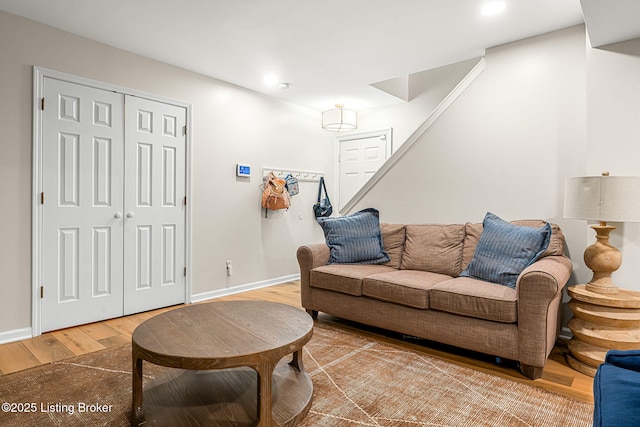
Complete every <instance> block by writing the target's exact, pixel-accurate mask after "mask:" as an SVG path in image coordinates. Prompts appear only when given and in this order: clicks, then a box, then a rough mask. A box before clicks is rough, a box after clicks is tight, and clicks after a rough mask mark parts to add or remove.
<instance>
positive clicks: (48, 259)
mask: <svg viewBox="0 0 640 427" xmlns="http://www.w3.org/2000/svg"><path fill="white" fill-rule="evenodd" d="M43 86H44V88H43V90H44V99H45V104H44V105H45V107H44V111H43V121H42V158H43V162H42V187H41V188H42V189H43V195H42V200H41V202H43V205H42V230H43V232H42V246H41V250H42V254H41V260H42V264H41V271H42V274H41V276H42V282H43V283H42V291H41V297H42V298H41V315H42V323H41V328H42V331H48V330H54V329H59V328H64V327H68V326H72V325H78V324H83V323H88V322H93V321H98V320H103V319H108V318H112V317H118V316H122V314H123V309H122V298H123V276H122V267H123V265H122V262H123V259H122V246H123V218H122V212H123V200H124V199H123V150H124V145H123V138H124V125H123V95H121V94H118V93H114V92H110V91H106V90H100V89H95V88H91V87H87V86H82V85H77V84H73V83H69V82H65V81H61V80H57V79H51V78H45V79H44V83H43Z"/></svg>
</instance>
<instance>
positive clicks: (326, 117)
mask: <svg viewBox="0 0 640 427" xmlns="http://www.w3.org/2000/svg"><path fill="white" fill-rule="evenodd" d="M322 128H323V129H325V130H328V131H332V132H340V131H343V130H353V129H357V128H358V114H357V113H356V112H355V111H353V110H346V109H344V108H335V109H333V110H327V111H324V112H323V113H322Z"/></svg>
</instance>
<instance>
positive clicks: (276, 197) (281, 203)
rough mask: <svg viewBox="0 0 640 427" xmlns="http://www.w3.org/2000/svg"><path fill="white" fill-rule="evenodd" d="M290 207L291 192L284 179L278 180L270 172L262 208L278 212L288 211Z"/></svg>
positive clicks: (263, 193) (265, 186)
mask: <svg viewBox="0 0 640 427" xmlns="http://www.w3.org/2000/svg"><path fill="white" fill-rule="evenodd" d="M289 206H291V199H289V192H288V191H287V189H286V188H285V182H284V179H281V178H278V177H276V176H275V175H274V174H273V172H270V173H269V177H268V178H267V182H266V183H265V184H264V190H263V191H262V207H263V208H265V209H271V210H277V209H288V208H289Z"/></svg>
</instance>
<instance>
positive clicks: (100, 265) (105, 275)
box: [91, 227, 111, 297]
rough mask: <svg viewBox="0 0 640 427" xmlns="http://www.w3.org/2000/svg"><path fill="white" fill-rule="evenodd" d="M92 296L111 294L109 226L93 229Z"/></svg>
mask: <svg viewBox="0 0 640 427" xmlns="http://www.w3.org/2000/svg"><path fill="white" fill-rule="evenodd" d="M92 246H93V265H92V269H93V272H92V273H93V274H92V277H93V284H92V287H91V288H92V289H93V296H94V297H95V296H101V295H110V294H111V228H110V227H96V228H94V229H93V241H92Z"/></svg>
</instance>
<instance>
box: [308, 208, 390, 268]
mask: <svg viewBox="0 0 640 427" xmlns="http://www.w3.org/2000/svg"><path fill="white" fill-rule="evenodd" d="M379 216H380V214H379V212H378V210H377V209H374V208H369V209H363V210H361V211H358V212H356V213H353V214H351V215H347V216H343V217H337V218H335V217H329V218H325V217H319V218H316V219H317V221H318V224H320V226H321V227H322V231H323V232H324V237H325V240H326V242H327V246H329V249H330V255H329V262H328V263H329V264H381V263H384V262H388V261H389V255H387V253H386V252H385V251H384V249H383V248H382V236H381V234H380V220H379Z"/></svg>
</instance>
